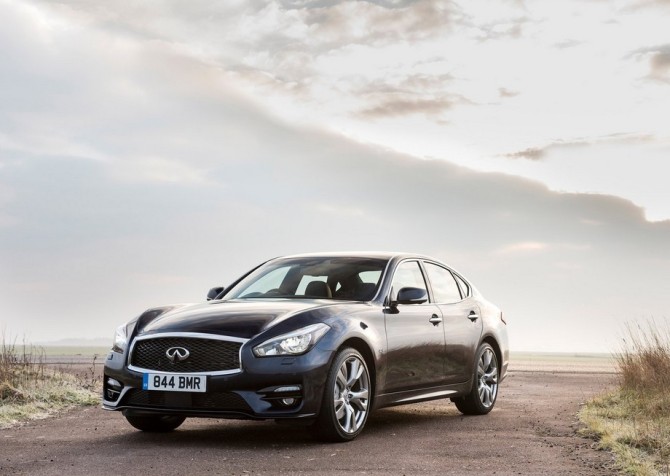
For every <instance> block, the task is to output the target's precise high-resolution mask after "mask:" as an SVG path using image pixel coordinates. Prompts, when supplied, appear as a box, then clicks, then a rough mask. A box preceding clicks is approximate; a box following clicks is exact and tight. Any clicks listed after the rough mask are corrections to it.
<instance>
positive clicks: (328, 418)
mask: <svg viewBox="0 0 670 476" xmlns="http://www.w3.org/2000/svg"><path fill="white" fill-rule="evenodd" d="M370 391H371V390H370V374H369V372H368V367H367V365H366V364H365V359H364V358H363V356H362V355H361V354H360V353H359V352H358V351H357V350H355V349H351V348H345V349H342V350H341V351H340V352H339V353H338V354H337V355H336V356H335V360H334V361H333V366H332V367H331V368H330V371H329V372H328V378H327V380H326V387H325V390H324V394H323V401H322V403H321V411H320V412H319V416H318V417H317V420H316V422H315V423H314V426H313V427H312V428H313V430H314V432H315V433H316V436H317V437H319V438H320V439H323V440H327V441H351V440H353V439H354V438H356V437H357V436H358V435H359V434H360V433H361V431H363V427H364V426H365V422H366V421H367V419H368V414H369V412H370V397H371V395H370Z"/></svg>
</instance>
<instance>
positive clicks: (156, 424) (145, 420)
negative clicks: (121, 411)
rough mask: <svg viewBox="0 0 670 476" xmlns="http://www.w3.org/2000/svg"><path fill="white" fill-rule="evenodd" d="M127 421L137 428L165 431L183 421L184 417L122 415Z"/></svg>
mask: <svg viewBox="0 0 670 476" xmlns="http://www.w3.org/2000/svg"><path fill="white" fill-rule="evenodd" d="M124 416H125V417H126V420H128V423H130V424H131V425H132V426H134V427H135V428H137V429H138V430H142V431H148V432H151V433H167V432H168V431H172V430H174V429H175V428H177V427H178V426H179V425H181V424H182V423H184V420H186V417H181V416H172V415H155V416H154V415H143V416H136V415H124Z"/></svg>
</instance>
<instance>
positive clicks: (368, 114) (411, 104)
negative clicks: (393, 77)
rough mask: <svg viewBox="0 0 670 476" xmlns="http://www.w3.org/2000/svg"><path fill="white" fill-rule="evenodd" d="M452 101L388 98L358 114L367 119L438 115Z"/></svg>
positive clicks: (450, 106) (448, 107)
mask: <svg viewBox="0 0 670 476" xmlns="http://www.w3.org/2000/svg"><path fill="white" fill-rule="evenodd" d="M453 105H454V102H453V101H451V100H449V99H389V100H387V101H385V102H382V103H380V104H378V105H376V106H373V107H371V108H368V109H364V110H362V111H360V112H359V115H360V116H361V117H364V118H369V119H379V118H388V117H394V116H406V115H411V114H425V115H427V116H439V115H440V114H442V113H443V112H445V111H447V110H448V109H451V108H452V107H453Z"/></svg>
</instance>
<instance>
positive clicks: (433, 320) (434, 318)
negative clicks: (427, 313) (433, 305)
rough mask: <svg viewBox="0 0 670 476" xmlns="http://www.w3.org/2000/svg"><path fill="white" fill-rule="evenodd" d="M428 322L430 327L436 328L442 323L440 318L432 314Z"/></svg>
mask: <svg viewBox="0 0 670 476" xmlns="http://www.w3.org/2000/svg"><path fill="white" fill-rule="evenodd" d="M428 322H430V323H431V324H432V325H434V326H436V325H438V324H439V323H440V322H442V318H441V317H440V316H438V315H437V314H433V315H432V316H431V317H430V319H428Z"/></svg>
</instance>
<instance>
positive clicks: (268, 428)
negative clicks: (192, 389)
mask: <svg viewBox="0 0 670 476" xmlns="http://www.w3.org/2000/svg"><path fill="white" fill-rule="evenodd" d="M413 407H414V408H413ZM463 418H465V417H464V416H463V415H461V414H460V413H459V412H458V411H457V410H456V408H455V407H453V406H452V405H445V404H442V405H439V406H435V407H434V408H426V407H422V406H420V405H417V406H404V407H395V408H385V409H381V410H377V411H375V412H373V413H372V415H370V417H369V419H368V422H367V424H366V427H365V430H364V431H363V433H362V434H361V435H360V436H359V437H358V439H357V441H359V440H364V439H375V438H384V437H386V436H387V435H389V434H397V435H402V434H403V433H405V432H410V431H416V430H417V428H418V429H421V427H423V426H425V427H426V430H428V427H429V426H431V425H435V424H436V423H439V424H442V423H444V424H454V423H457V422H459V421H461V420H462V419H463ZM278 437H279V438H280V440H278ZM112 439H117V440H118V443H122V444H124V445H128V444H130V445H132V446H133V447H136V448H137V447H142V446H146V447H149V446H154V445H157V444H158V445H161V446H162V447H168V448H169V447H178V448H185V447H186V448H188V447H191V448H241V449H248V448H257V447H259V446H263V447H277V446H281V447H283V448H290V447H306V446H321V445H324V443H323V442H320V441H318V440H316V439H315V438H314V437H313V436H312V433H311V432H310V430H309V428H307V427H306V426H304V425H297V424H296V425H293V424H288V423H282V424H278V423H276V422H274V421H249V420H208V419H202V420H200V419H188V420H187V421H186V423H185V424H184V425H183V426H182V427H180V428H178V429H177V430H175V431H173V432H170V433H146V432H141V431H134V430H133V429H132V428H130V427H128V432H126V433H123V434H121V435H118V436H116V437H112Z"/></svg>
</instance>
